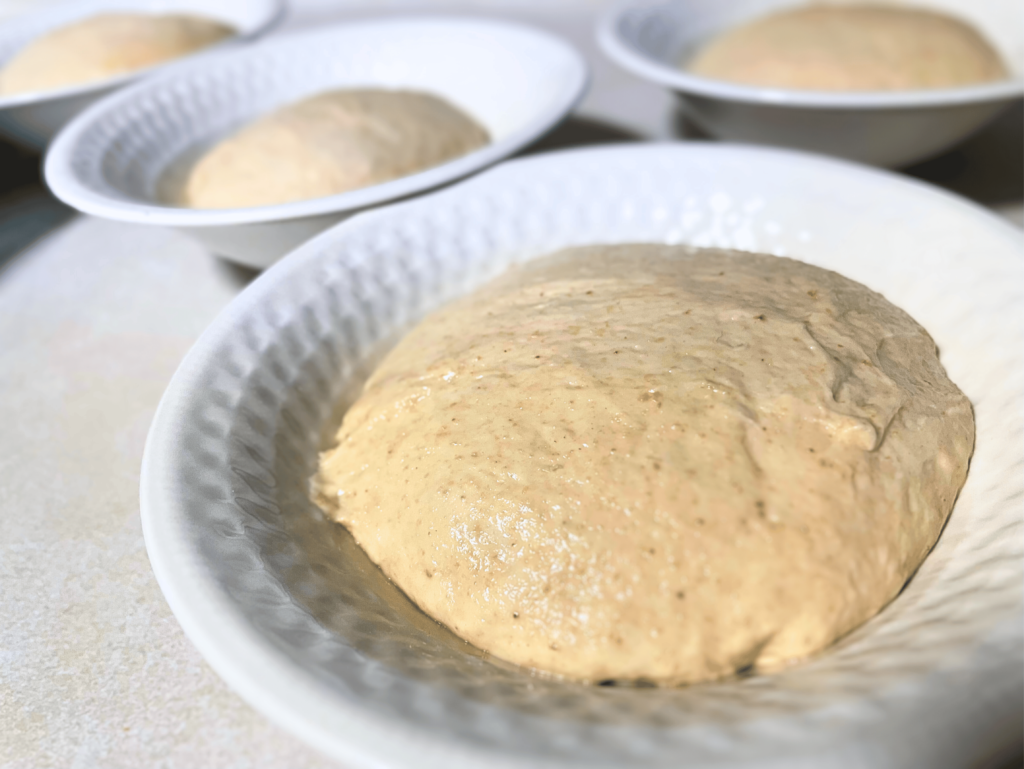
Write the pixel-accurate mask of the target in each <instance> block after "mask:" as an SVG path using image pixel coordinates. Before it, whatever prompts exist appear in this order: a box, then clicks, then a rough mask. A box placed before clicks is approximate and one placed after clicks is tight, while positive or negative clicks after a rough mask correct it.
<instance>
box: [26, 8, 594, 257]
mask: <svg viewBox="0 0 1024 769" xmlns="http://www.w3.org/2000/svg"><path fill="white" fill-rule="evenodd" d="M586 83H587V68H586V65H585V64H584V62H583V60H582V58H581V57H580V56H579V54H577V53H576V51H574V50H573V49H572V48H571V47H570V46H569V45H568V44H566V43H564V42H562V41H561V40H560V39H558V38H556V37H554V36H552V35H549V34H547V33H545V32H541V31H539V30H534V29H532V28H530V27H526V26H522V25H519V24H514V23H510V22H503V21H485V20H477V19H471V18H443V17H442V18H401V19H387V20H376V21H366V22H359V23H352V24H346V25H340V26H335V27H332V28H328V29H325V30H319V31H315V32H307V33H302V34H296V35H290V36H288V37H282V38H279V39H277V40H273V41H267V42H265V43H262V44H260V45H258V46H253V47H251V48H248V49H245V50H236V51H230V52H224V53H222V54H211V55H209V56H207V57H204V59H203V61H201V62H196V63H193V64H182V65H180V66H178V67H176V68H175V69H174V70H172V71H168V72H166V73H165V74H163V75H160V76H157V77H153V78H150V79H149V80H147V81H146V82H144V83H141V84H139V85H138V86H136V87H135V88H132V89H130V90H127V91H124V92H123V93H119V94H116V95H114V96H112V97H111V98H110V99H107V100H105V101H104V102H102V103H100V104H97V105H96V106H95V107H94V108H92V109H91V110H89V111H88V112H86V113H85V114H83V115H81V116H80V117H79V118H78V119H77V120H75V121H74V122H73V123H72V124H71V125H69V126H68V127H67V128H66V129H65V130H64V131H63V132H62V133H61V135H60V136H59V137H58V138H57V140H56V141H55V142H54V144H53V146H52V147H51V149H50V151H49V153H48V155H47V158H46V181H47V183H48V184H49V185H50V187H51V189H52V190H53V192H54V194H56V195H57V197H59V198H61V199H62V200H63V201H64V202H65V203H68V204H69V205H71V206H74V207H75V208H78V209H79V210H81V211H84V212H86V213H90V214H93V215H95V216H102V217H106V218H109V219H116V220H119V221H127V222H137V223H145V224H156V225H163V226H170V227H177V228H179V229H181V230H183V231H184V232H186V233H187V234H189V235H191V236H193V237H195V238H197V239H198V240H200V241H201V242H202V243H203V244H204V245H206V246H207V247H208V248H209V249H210V250H211V251H213V252H214V253H216V254H219V255H222V256H225V257H227V258H229V259H232V260H234V261H237V262H240V263H242V264H246V265H248V266H251V267H256V268H263V267H266V266H268V265H269V264H271V263H272V262H274V261H275V260H276V259H278V258H280V257H281V256H282V255H283V254H285V253H286V252H288V251H289V250H291V249H292V248H294V247H295V246H297V245H298V244H299V243H301V242H303V241H304V240H307V239H308V238H309V237H311V236H312V235H314V234H316V233H318V232H320V231H322V230H324V229H325V228H327V227H329V226H331V225H332V224H336V223H337V222H339V221H341V220H342V219H344V218H345V217H347V216H351V215H352V214H353V213H354V212H356V211H359V210H362V209H366V208H369V207H371V206H376V205H379V204H381V203H384V202H386V201H393V200H396V199H399V198H404V197H408V196H410V195H416V194H419V193H422V192H424V191H426V190H428V189H431V188H433V187H437V186H439V185H442V184H445V183H448V182H451V181H454V180H456V179H458V178H460V177H463V176H467V175H469V174H472V173H475V172H477V171H479V170H481V169H482V168H485V167H486V166H488V165H490V164H492V163H494V162H496V161H498V160H501V159H503V158H505V157H507V156H508V155H510V154H512V153H513V152H515V151H516V150H518V149H520V148H521V147H523V146H525V145H526V144H528V143H530V142H531V141H533V140H534V139H535V138H537V137H538V136H540V135H541V134H543V133H544V132H546V131H547V130H549V129H550V128H552V127H553V126H554V125H555V124H557V123H558V122H559V121H560V120H561V119H562V118H563V117H564V116H565V115H566V114H567V113H568V112H569V110H571V109H572V107H573V106H574V105H575V104H576V102H577V100H578V99H579V98H580V97H581V96H582V94H583V91H584V89H585V87H586ZM357 87H376V88H395V89H413V90H422V91H427V92H430V93H433V94H435V95H438V96H441V97H442V98H444V99H446V100H448V101H449V102H451V103H453V104H455V105H456V106H458V107H460V108H461V109H463V110H464V111H466V112H467V113H468V114H470V115H471V116H472V117H473V118H475V119H476V120H477V122H479V123H481V124H482V125H483V126H484V127H485V128H486V129H487V131H488V132H489V133H490V136H491V142H490V143H489V144H487V145H486V146H484V147H482V148H481V149H478V150H475V151H473V152H470V153H468V154H466V155H463V156H461V157H458V158H455V159H453V160H450V161H448V162H446V163H442V164H441V165H438V166H435V167H433V168H428V169H426V170H423V171H420V172H418V173H414V174H410V175H408V176H403V177H401V178H398V179H394V180H392V181H388V182H384V183H382V184H375V185H372V186H369V187H364V188H361V189H356V190H352V191H350V192H344V193H341V194H339V195H331V196H327V197H322V198H315V199H311V200H300V201H296V202H292V203H283V204H280V205H273V206H260V207H256V208H236V209H218V210H199V209H189V208H183V207H178V206H175V205H173V204H172V203H170V202H168V201H169V200H173V199H174V194H175V187H176V185H178V184H180V181H181V179H183V178H184V175H185V174H186V173H187V170H188V168H189V167H190V165H191V164H192V163H193V162H194V161H195V160H196V159H197V157H199V156H200V155H201V154H202V152H203V151H204V150H206V149H208V148H209V147H210V146H212V145H213V144H215V143H216V142H217V141H219V140H220V139H222V138H224V137H225V136H227V135H229V134H231V133H232V132H233V131H235V130H237V129H238V128H240V127H241V126H244V125H246V124H248V123H250V122H251V121H253V120H255V119H256V118H258V117H260V116H261V115H264V114H266V113H268V112H270V111H272V110H274V109H277V108H279V107H282V106H284V105H286V104H290V103H292V102H295V101H298V100H300V99H302V98H304V97H307V96H311V95H313V94H316V93H320V92H322V91H326V90H331V89H336V88H357ZM176 180H177V181H176Z"/></svg>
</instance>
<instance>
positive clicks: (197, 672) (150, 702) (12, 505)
mask: <svg viewBox="0 0 1024 769" xmlns="http://www.w3.org/2000/svg"><path fill="white" fill-rule="evenodd" d="M605 4H606V3H605V2H603V1H602V0H562V2H553V1H551V2H543V1H542V0H533V1H532V2H529V1H528V2H517V1H516V0H463V2H448V3H443V4H442V3H433V2H426V0H421V1H419V2H414V1H412V0H406V1H405V2H376V3H372V2H370V0H362V1H361V2H354V1H349V2H344V1H342V0H338V1H337V2H330V1H329V0H302V1H300V2H294V3H293V7H292V11H291V14H290V16H289V18H288V20H287V22H286V23H285V25H284V26H283V27H282V28H281V29H280V30H279V31H278V32H277V34H282V33H287V32H288V31H289V30H293V29H299V28H302V27H306V26H310V25H313V24H319V23H322V22H324V21H327V20H332V19H345V18H352V17H355V16H365V15H368V14H369V13H370V12H371V8H372V12H373V13H381V12H401V11H403V10H408V9H415V10H434V9H439V10H447V11H452V10H463V11H466V10H471V11H474V12H480V13H485V14H493V15H502V16H508V17H513V18H517V19H520V20H523V21H527V22H531V23H534V24H538V25H540V26H544V27H547V28H548V29H550V30H552V31H554V32H556V33H558V34H561V35H563V36H565V37H567V38H569V39H570V40H572V41H573V42H574V43H575V44H576V45H577V46H578V47H579V48H580V50H582V51H583V52H584V53H585V55H586V56H587V58H588V59H589V61H590V64H591V66H592V68H593V76H594V78H593V85H592V89H591V92H590V94H589V95H588V97H587V98H586V100H585V101H584V102H583V104H582V105H581V106H580V108H579V109H578V110H577V112H576V114H575V115H574V117H573V118H572V119H570V120H569V121H567V123H566V124H565V125H563V126H562V127H561V128H559V129H558V130H556V131H555V132H554V133H553V134H552V135H550V136H549V137H547V138H546V139H544V140H542V141H541V142H540V144H539V146H538V147H535V148H534V150H537V149H551V148H556V147H562V146H572V145H578V144H587V143H595V142H607V141H628V140H638V139H645V138H671V137H677V138H678V137H679V136H680V135H686V134H687V133H692V132H691V131H690V130H689V129H688V127H687V126H686V125H685V124H684V123H683V122H682V121H681V120H680V119H679V117H678V115H677V114H676V112H675V110H674V105H673V103H672V101H671V99H670V98H669V97H668V96H667V95H666V94H665V93H663V92H662V91H660V90H659V89H657V88H655V87H653V86H648V85H645V84H643V83H640V82H639V81H637V80H635V79H634V78H632V77H630V76H628V75H626V74H624V73H622V72H620V71H619V70H617V69H616V68H615V67H614V66H613V65H611V64H610V63H609V62H607V61H606V60H605V59H604V58H603V57H602V56H601V55H600V54H599V53H598V52H597V50H596V47H595V45H594V43H593V41H592V29H593V22H594V18H595V15H596V13H597V12H598V11H599V10H600V9H601V8H602V7H603V6H604V5H605ZM19 5H20V7H25V3H24V2H20V3H18V4H11V5H8V6H7V8H6V10H7V11H12V10H16V9H17V6H19ZM3 10H5V9H4V7H3V6H0V12H2V11H3ZM1022 122H1024V108H1022V105H1021V104H1017V105H1016V106H1015V107H1013V108H1012V109H1011V110H1010V111H1009V112H1008V113H1006V114H1005V115H1004V116H1003V117H1002V118H1001V119H1000V120H999V121H997V122H996V123H995V124H993V126H991V127H990V128H988V129H986V130H985V131H983V132H982V133H981V134H979V135H977V136H975V137H974V138H972V139H971V140H969V141H968V142H966V143H965V144H963V145H961V146H960V147H958V148H955V149H954V150H952V151H951V152H949V153H947V154H945V155H943V156H941V157H939V158H936V159H934V160H932V161H929V162H928V163H925V164H922V165H920V166H917V167H915V168H914V169H911V173H913V174H914V175H915V176H918V177H920V178H923V179H926V180H928V181H932V182H935V183H938V184H942V185H944V186H947V187H949V188H951V189H953V190H955V191H958V192H961V193H962V194H966V195H968V196H970V197H973V198H975V199H976V200H978V201H979V202H981V203H983V204H986V205H989V206H991V207H992V208H994V209H995V210H996V211H997V212H999V213H1000V214H1002V215H1005V216H1007V217H1008V218H1010V219H1011V220H1013V221H1015V222H1017V223H1018V224H1024V203H1022V198H1024V144H1022V136H1024V129H1022ZM36 164H37V160H36V159H34V158H30V157H26V156H24V155H22V154H20V153H18V152H16V151H15V150H13V149H11V148H9V147H0V167H2V168H3V169H4V174H3V178H2V180H0V186H2V187H3V190H2V192H3V193H4V194H3V197H0V766H2V767H19V768H21V767H24V768H26V769H29V768H31V769H36V768H37V767H40V768H41V767H74V768H76V769H78V768H81V769H85V768H87V767H190V768H191V767H328V766H337V764H334V763H333V762H331V761H328V760H327V759H325V758H322V757H320V756H319V755H318V754H316V753H314V752H313V751H312V750H311V749H309V748H307V747H305V746H304V745H303V744H302V743H300V742H298V741H297V740H296V739H294V738H292V737H291V736H290V735H288V734H286V733H285V732H283V731H281V730H280V729H279V728H278V727H276V726H274V725H272V724H270V723H268V722H267V721H266V720H265V719H264V718H263V717H262V716H260V715H258V714H257V713H256V712H254V711H253V710H252V709H250V708H249V707H248V706H247V705H246V704H245V703H244V702H242V700H240V699H239V698H238V697H237V696H236V695H235V694H233V693H232V692H231V691H230V690H228V688H227V687H226V686H225V685H224V684H223V683H222V682H221V681H220V679H219V678H217V676H216V675H215V674H214V673H213V672H212V671H211V670H210V668H208V667H207V666H206V664H205V663H204V662H203V660H202V659H201V658H200V656H199V654H198V652H196V650H195V649H193V648H192V646H191V644H190V643H189V642H188V641H187V640H186V638H185V636H184V635H183V634H182V631H181V630H180V628H179V627H178V624H177V622H176V621H175V619H174V617H173V616H172V615H171V612H170V610H169V609H168V607H167V604H166V603H165V602H164V600H163V597H162V596H161V594H160V590H159V588H158V587H157V584H156V581H155V580H154V578H153V575H152V572H151V571H150V568H149V563H148V561H147V558H146V551H145V546H144V544H143V540H142V530H141V527H140V523H139V506H138V482H139V464H140V461H141V457H142V448H143V443H144V441H145V437H146V431H147V429H148V426H149V422H150V419H151V418H152V416H153V412H154V409H155V408H156V404H157V401H158V400H159V398H160V395H161V393H162V392H163V389H164V387H165V385H166V384H167V382H168V380H169V379H170V377H171V375H172V374H173V372H174V370H175V367H176V366H177V364H178V361H179V360H180V359H181V357H182V356H183V355H184V353H185V351H186V350H187V349H188V347H189V346H190V345H191V344H192V342H193V341H194V340H195V339H196V337H197V336H198V335H199V334H200V332H201V331H202V330H203V329H204V328H205V327H206V325H207V324H208V323H209V322H210V321H211V320H212V319H213V317H214V316H215V315H216V314H217V313H218V312H219V311H220V310H221V308H223V307H224V306H225V305H226V304H227V303H228V302H229V301H230V300H231V299H232V297H234V296H235V295H236V294H237V293H238V292H239V291H240V290H241V289H242V288H243V287H244V286H245V285H246V283H247V282H248V281H249V280H250V279H251V278H252V273H249V272H247V271H245V270H242V269H240V268H237V267H233V266H231V265H229V264H227V263H225V262H221V261H219V260H217V259H215V258H213V257H211V256H210V255H208V254H207V253H205V252H203V251H202V250H201V249H200V248H199V247H198V246H196V245H194V244H193V243H192V242H190V241H188V240H185V239H184V238H183V237H181V236H180V235H178V234H175V233H172V232H170V231H166V230H160V229H156V228H148V227H138V226H129V225H124V224H116V223H112V222H106V221H102V220H99V219H93V218H90V217H84V216H72V214H71V212H70V211H68V210H67V209H65V208H63V207H62V206H60V205H59V204H57V203H55V202H54V201H53V200H52V199H51V198H49V197H48V196H47V195H46V194H45V193H44V192H43V191H42V189H41V188H40V186H39V185H38V182H36V181H33V180H34V179H36V178H38V177H37V176H36V171H35V169H36Z"/></svg>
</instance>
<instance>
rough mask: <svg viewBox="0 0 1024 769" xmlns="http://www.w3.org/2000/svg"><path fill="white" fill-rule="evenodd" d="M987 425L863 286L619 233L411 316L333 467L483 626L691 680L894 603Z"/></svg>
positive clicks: (341, 517)
mask: <svg viewBox="0 0 1024 769" xmlns="http://www.w3.org/2000/svg"><path fill="white" fill-rule="evenodd" d="M973 444H974V420H973V413H972V409H971V405H970V403H969V401H968V400H967V398H966V397H965V396H964V395H963V394H962V393H961V392H960V390H959V389H957V387H956V386H955V385H954V384H953V383H952V382H950V381H949V379H948V378H947V377H946V374H945V372H944V371H943V369H942V366H941V364H940V363H939V359H938V354H937V350H936V347H935V344H934V342H933V341H932V339H931V338H930V337H929V336H928V334H927V333H926V332H925V331H924V330H923V329H922V328H921V327H920V326H919V325H918V324H917V323H915V322H914V321H913V319H911V318H910V317H909V316H908V315H907V314H906V313H904V312H903V311H902V310H900V309H898V308H897V307H894V306H893V305H892V304H890V303H889V302H887V301H886V300H885V299H884V298H883V297H881V296H880V295H878V294H876V293H874V292H872V291H870V290H868V289H867V288H865V287H864V286H862V285H861V284H859V283H855V282H853V281H851V280H848V279H847V278H844V277H842V276H841V275H838V274H836V273H834V272H829V271H826V270H823V269H820V268H816V267H812V266H810V265H807V264H804V263H802V262H798V261H794V260H790V259H785V258H778V257H772V256H761V255H753V254H746V253H739V252H729V251H719V250H694V249H689V248H687V247H681V246H678V247H673V246H660V245H622V246H594V247H584V248H576V249H569V250H566V251H563V252H559V253H558V254H556V255H553V256H550V257H546V258H543V259H539V260H535V261H533V262H530V263H528V264H527V265H525V266H523V267H521V268H519V269H515V270H512V271H510V272H509V273H508V274H507V275H506V276H504V277H502V278H500V279H499V280H497V281H495V282H493V283H491V284H489V285H487V286H486V287H484V288H483V289H481V290H479V291H477V292H476V293H474V294H472V295H470V296H468V297H465V298H463V299H461V300H459V301H456V302H454V303H452V304H450V305H448V306H446V307H444V308H442V309H441V310H439V311H437V312H435V313H434V314H432V315H431V316H429V317H428V318H427V319H425V320H424V321H423V322H422V323H421V324H420V325H419V326H417V327H416V328H414V329H413V330H412V331H411V332H409V334H408V335H406V336H405V337H404V338H403V339H402V340H401V341H400V342H399V344H398V345H397V346H396V347H395V348H394V349H393V350H392V351H391V352H390V353H389V354H388V356H387V357H386V358H385V359H384V361H383V362H382V363H381V365H380V366H379V368H378V369H377V370H376V371H375V373H374V374H373V376H372V377H371V378H370V380H369V381H368V382H367V384H366V386H365V389H364V392H363V394H362V396H361V398H360V399H359V400H358V401H357V402H356V403H355V404H354V405H353V406H352V407H351V409H350V410H349V411H348V413H347V414H346V416H345V419H344V422H343V424H342V426H341V428H340V430H339V432H338V434H337V441H336V445H335V447H334V448H331V449H330V450H328V451H325V452H324V453H323V454H322V456H321V466H320V471H319V474H318V476H317V478H316V479H315V488H316V489H317V490H318V502H319V504H320V505H321V506H322V507H324V509H325V510H327V511H328V512H329V514H330V515H331V516H332V517H334V518H335V519H336V520H338V521H339V522H341V523H342V524H343V525H345V526H346V527H347V528H348V529H349V530H350V531H351V532H352V534H353V535H354V536H355V538H356V540H357V541H358V542H359V543H360V545H361V546H362V547H363V548H364V549H365V550H366V551H367V553H368V554H369V555H370V557H371V558H372V559H373V560H374V561H375V562H376V563H378V564H379V565H380V567H381V568H382V569H383V570H384V572H385V573H386V574H387V575H388V576H389V577H390V578H391V579H392V580H393V581H394V582H395V583H396V584H397V585H398V586H399V587H401V588H402V589H403V590H404V591H405V592H406V593H407V594H408V595H409V596H410V597H411V598H412V599H413V600H414V601H415V602H416V603H417V604H418V605H419V606H420V607H421V608H422V609H423V610H424V611H426V612H427V613H428V614H430V615H431V616H433V617H434V618H436V619H437V620H439V621H440V622H442V623H444V624H445V625H447V626H449V627H450V628H452V629H453V630H454V631H455V632H456V633H457V634H459V635H460V636H462V637H463V638H465V639H466V640H468V641H469V642H471V643H473V644H475V645H476V646H478V647H480V648H481V649H485V650H487V651H489V652H491V653H493V654H494V655H496V656H498V657H501V658H503V659H505V660H509V661H511V662H515V663H519V664H522V665H526V666H530V667H534V668H538V669H541V670H545V671H549V672H553V673H556V674H561V675H564V676H568V677H572V678H577V679H581V680H587V681H600V680H603V679H649V680H653V681H657V682H661V683H683V682H695V681H701V680H708V679H714V678H719V677H723V676H727V675H730V674H733V673H735V672H737V671H743V670H746V669H750V668H752V667H753V668H754V669H758V670H772V669H775V668H778V667H780V666H782V665H785V664H787V663H788V662H790V661H792V660H796V659H799V658H801V657H804V656H807V655H809V654H812V653H814V652H816V651H818V650H820V649H822V648H823V647H825V646H827V645H828V644H829V643H831V642H832V641H833V640H835V639H836V638H837V637H839V636H841V635H843V634H844V633H846V632H847V631H849V630H851V629H852V628H854V627H856V626H857V625H859V624H860V623H862V622H864V621H865V620H866V619H868V618H869V617H871V616H872V615H873V614H875V613H876V612H877V611H878V610H879V609H881V608H882V607H883V606H884V605H885V604H886V603H887V602H889V601H890V600H891V599H892V598H893V597H894V596H895V595H896V593H897V592H898V591H899V590H900V588H901V586H902V585H903V584H904V582H905V581H906V580H907V578H908V577H909V576H910V575H911V574H913V572H914V570H915V569H916V568H917V566H918V565H919V564H920V562H921V561H922V559H923V558H924V557H925V555H926V554H927V553H928V551H929V549H930V548H931V546H932V545H933V543H934V542H935V540H936V538H937V537H938V535H939V532H940V531H941V529H942V526H943V524H944V522H945V520H946V517H947V516H948V514H949V512H950V510H951V508H952V505H953V502H954V500H955V498H956V495H957V492H958V491H959V489H960V487H961V485H962V484H963V481H964V479H965V477H966V472H967V464H968V459H969V457H970V455H971V452H972V449H973Z"/></svg>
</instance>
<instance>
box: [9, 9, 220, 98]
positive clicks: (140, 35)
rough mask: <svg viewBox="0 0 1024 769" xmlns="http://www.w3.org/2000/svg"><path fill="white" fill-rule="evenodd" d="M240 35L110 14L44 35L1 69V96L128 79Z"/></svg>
mask: <svg viewBox="0 0 1024 769" xmlns="http://www.w3.org/2000/svg"><path fill="white" fill-rule="evenodd" d="M234 34H235V30H234V29H233V28H231V27H230V26H228V25H227V24H223V23H221V22H219V21H214V20H212V19H204V18H200V17H198V16H184V15H178V14H169V15H166V16H155V15H152V14H146V13H105V14H100V15H97V16H91V17H89V18H87V19H84V20H82V21H79V22H75V23H74V24H69V25H68V26H66V27H62V28H60V29H57V30H55V31H53V32H49V33H47V34H45V35H42V36H40V37H38V38H36V39H35V40H33V41H32V42H31V43H29V44H28V45H26V46H25V47H24V48H22V49H21V50H20V51H19V52H18V53H16V54H15V55H14V56H13V57H12V58H11V59H10V61H8V62H7V64H6V65H4V67H3V69H0V93H2V94H7V95H10V94H15V93H24V92H29V91H46V90H49V89H52V88H63V87H66V86H70V85H77V84H79V83H87V82H90V81H93V80H103V79H104V78H108V77H113V76H114V75H122V74H124V73H126V72H134V71H135V70H138V69H143V68H145V67H150V66H153V65H154V64H159V63H161V62H164V61H167V60H169V59H176V58H178V57H179V56H184V55H185V54H189V53H193V52H194V51H198V50H199V49H201V48H206V47H207V46H210V45H213V44H214V43H217V42H220V41H221V40H223V39H224V38H226V37H231V36H232V35H234Z"/></svg>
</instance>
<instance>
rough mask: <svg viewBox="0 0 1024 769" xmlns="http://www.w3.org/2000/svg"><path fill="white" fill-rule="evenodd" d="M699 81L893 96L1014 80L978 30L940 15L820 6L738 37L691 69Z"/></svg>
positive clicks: (733, 34)
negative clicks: (891, 93)
mask: <svg viewBox="0 0 1024 769" xmlns="http://www.w3.org/2000/svg"><path fill="white" fill-rule="evenodd" d="M685 68H686V69H689V70H690V71H692V72H693V73H695V74H698V75H704V76H706V77H713V78H718V79H720V80H729V81H733V82H737V83H747V84H750V85H758V86H765V87H774V88H796V89H809V90H820V91H889V90H899V89H916V88H949V87H954V86H962V85H972V84H975V83H983V82H987V81H992V80H999V79H1001V78H1004V77H1007V71H1006V67H1005V66H1004V65H1003V62H1002V61H1001V59H1000V58H999V54H998V53H996V51H995V50H994V49H993V48H992V46H991V45H989V43H988V42H987V41H986V40H985V39H984V38H983V37H982V36H981V35H980V34H979V33H978V32H977V31H976V30H975V29H974V28H973V27H971V26H969V25H968V24H966V23H965V22H963V21H960V20H959V19H955V18H953V17H950V16H946V15H944V14H941V13H936V12H934V11H928V10H923V9H917V8H901V7H896V6H883V5H863V6H857V5H850V6H845V5H831V6H830V5H815V6H807V7H801V8H797V9H794V10H788V11H783V12H780V13H777V14H773V15H771V16H767V17H764V18H761V19H758V20H756V21H753V22H751V23H749V24H745V25H742V26H739V27H737V28H735V29H731V30H729V31H727V32H725V33H724V34H722V35H720V36H719V37H717V38H715V39H713V40H712V41H711V42H710V43H708V44H707V45H705V46H704V47H703V48H702V49H701V50H700V51H698V53H697V55H696V56H695V57H694V58H693V60H692V61H690V62H689V63H688V64H686V65H685Z"/></svg>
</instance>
